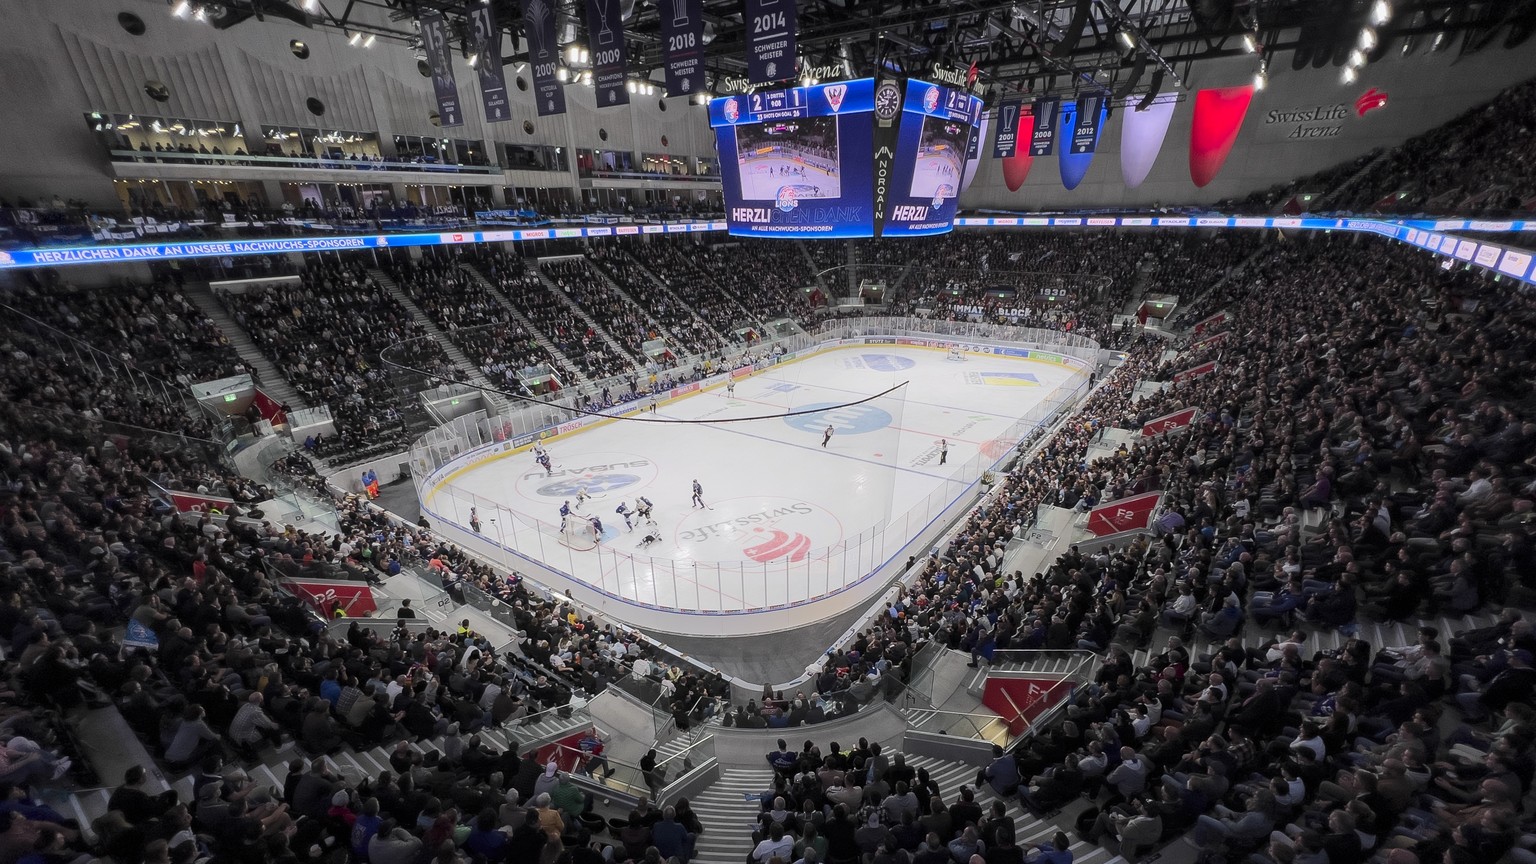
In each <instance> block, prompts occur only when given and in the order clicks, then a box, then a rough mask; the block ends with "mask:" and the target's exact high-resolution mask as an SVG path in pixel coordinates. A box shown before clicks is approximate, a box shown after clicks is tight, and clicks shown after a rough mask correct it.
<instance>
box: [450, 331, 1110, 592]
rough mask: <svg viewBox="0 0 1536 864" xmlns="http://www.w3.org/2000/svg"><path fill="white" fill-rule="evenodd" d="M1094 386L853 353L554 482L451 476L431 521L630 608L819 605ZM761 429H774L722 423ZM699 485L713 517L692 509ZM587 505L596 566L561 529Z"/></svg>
mask: <svg viewBox="0 0 1536 864" xmlns="http://www.w3.org/2000/svg"><path fill="white" fill-rule="evenodd" d="M902 382H906V385H905V386H904V387H902V388H901V389H900V390H899V391H897V392H896V393H893V394H891V395H888V396H885V397H881V398H879V399H875V400H873V401H870V402H867V403H865V404H863V405H856V406H852V407H833V406H844V405H846V404H847V403H850V402H854V401H857V400H861V399H864V398H865V397H868V396H870V395H872V394H877V393H881V392H882V391H885V390H887V389H888V388H891V387H893V386H895V385H897V384H900V383H902ZM1081 383H1082V376H1081V375H1078V376H1077V377H1076V378H1074V373H1073V371H1072V370H1071V369H1070V368H1067V367H1063V366H1060V365H1056V364H1052V363H1048V362H1042V361H1038V360H1029V359H1018V358H1011V357H999V356H992V355H986V354H967V355H966V360H965V361H964V362H959V361H956V360H951V359H949V358H948V357H947V353H946V351H944V350H942V349H933V348H920V347H909V346H894V345H858V346H846V347H840V348H836V349H830V350H825V351H822V352H820V353H818V354H814V355H811V356H809V357H805V358H802V359H797V360H794V361H792V362H788V363H784V364H780V365H778V366H774V367H770V368H769V369H767V370H764V371H761V372H758V373H756V374H753V375H751V376H749V377H744V378H741V379H739V380H737V381H736V384H735V393H734V394H729V393H727V391H726V387H725V385H724V384H723V383H721V384H718V385H715V386H712V387H710V388H708V389H704V390H701V391H699V392H696V393H693V394H690V395H687V396H683V397H680V398H677V399H673V400H670V401H667V402H662V403H659V404H658V405H657V410H656V411H655V413H654V414H653V413H650V412H644V413H642V414H641V415H640V416H642V417H646V418H652V419H654V420H656V421H666V420H692V421H708V422H694V423H665V422H636V421H634V420H627V419H615V420H612V421H604V422H600V423H597V424H594V425H591V426H589V427H587V428H584V429H581V430H579V431H576V432H573V433H568V434H566V435H562V436H559V437H555V438H553V439H550V440H549V441H548V442H547V445H546V446H547V448H548V452H549V454H550V456H551V459H552V462H553V466H552V467H553V471H552V472H551V473H549V474H546V472H545V471H544V469H542V468H541V467H539V466H538V465H537V464H536V463H535V461H534V457H533V455H532V453H531V452H530V451H528V450H518V451H513V452H510V453H508V454H507V455H504V456H497V457H492V458H490V459H486V460H484V461H482V462H479V463H478V464H474V465H471V466H470V467H467V468H463V469H460V470H458V471H456V472H454V473H452V474H450V475H448V476H447V477H446V478H444V479H443V480H441V481H439V482H438V483H437V485H436V486H434V487H432V488H430V489H425V490H423V504H424V508H425V510H427V511H429V512H430V513H431V514H433V515H434V516H435V517H436V518H438V519H445V520H448V521H450V522H453V523H455V524H457V525H460V526H465V525H468V523H469V519H468V508H469V507H470V506H475V507H476V516H477V518H478V521H479V522H480V525H481V528H480V535H481V537H483V538H485V540H486V541H488V542H493V543H495V544H497V545H499V546H500V547H501V548H502V549H503V550H505V551H506V552H508V553H509V554H510V555H515V556H520V557H523V558H527V559H531V560H533V561H537V562H539V563H541V564H543V565H544V566H545V567H547V568H549V569H550V570H553V571H556V572H558V573H562V574H566V575H568V576H570V577H571V578H572V579H573V580H574V581H575V582H577V583H578V584H580V585H584V586H586V587H589V588H592V589H595V590H596V591H598V592H600V593H601V594H602V595H604V596H605V597H607V598H610V599H616V600H620V601H623V602H625V603H629V604H632V605H636V606H640V607H651V608H655V609H666V610H669V611H671V612H677V611H682V612H686V613H694V614H699V615H717V616H718V615H721V614H727V615H729V614H732V613H742V612H751V611H753V610H763V609H776V608H783V607H785V606H798V605H803V604H810V603H814V602H816V601H818V600H820V599H821V598H824V597H827V596H828V595H830V594H835V593H838V592H840V591H841V590H842V589H845V588H848V587H850V586H851V585H853V584H856V583H858V582H859V581H861V580H863V579H864V578H865V577H866V576H867V575H868V574H870V573H872V572H874V571H876V570H877V569H879V568H880V567H881V566H882V565H883V564H885V563H886V562H887V560H889V559H890V558H892V557H894V556H895V554H896V553H897V552H899V551H900V550H901V548H902V546H903V545H904V544H905V543H906V542H907V540H909V539H910V538H912V537H913V536H916V535H917V534H919V533H921V531H922V530H923V529H924V528H926V527H927V525H928V523H930V522H931V521H932V520H933V518H934V517H935V516H937V515H938V514H939V513H941V512H942V511H943V510H944V509H945V508H946V507H948V506H950V505H951V504H953V503H954V501H955V500H956V499H957V498H958V497H959V496H961V495H962V494H970V495H974V494H975V484H976V483H977V481H978V480H979V477H980V473H981V471H982V469H983V468H984V467H985V466H989V465H991V464H992V463H993V461H994V460H995V459H996V458H998V457H999V456H1002V455H1004V454H1005V453H1006V452H1007V451H1008V450H1009V449H1011V448H1012V447H1013V446H1014V444H1015V441H1014V440H1013V439H1010V438H1003V437H1000V436H1002V435H1004V434H1005V433H1007V432H1008V431H1009V429H1010V427H1013V428H1014V429H1015V431H1017V429H1018V426H1017V425H1016V421H1018V420H1019V419H1020V418H1023V417H1026V416H1028V417H1031V418H1033V417H1044V416H1045V414H1046V412H1047V410H1049V409H1050V408H1053V407H1056V406H1058V405H1059V404H1060V403H1061V402H1062V401H1063V400H1065V399H1066V398H1067V397H1068V395H1069V391H1070V390H1073V389H1075V388H1076V387H1077V386H1078V385H1080V384H1081ZM820 409H829V410H820ZM788 412H814V413H796V414H795V416H784V415H785V414H786V413H788ZM756 415H772V417H771V419H759V420H751V421H747V422H719V421H723V420H726V419H729V418H744V417H750V416H756ZM828 425H830V426H832V427H833V430H834V431H833V435H832V437H831V440H830V441H829V442H828V443H827V446H826V447H825V448H823V447H822V446H821V442H822V438H823V434H824V430H825V428H826V427H827V426H828ZM941 441H945V442H947V450H948V452H947V456H945V457H944V458H943V462H942V464H941V461H940V460H941V450H942V449H943V446H942V445H941V444H940V442H941ZM694 480H697V481H698V482H699V483H700V485H701V486H702V487H703V491H704V495H703V498H704V502H705V503H706V505H707V507H704V508H701V507H697V506H695V505H693V503H692V502H691V500H690V499H691V485H692V482H693V481H694ZM579 489H586V490H587V491H589V492H590V493H591V494H592V495H593V496H594V497H593V499H592V500H590V501H588V502H587V503H586V504H585V506H584V507H583V508H582V511H581V514H582V515H596V516H597V517H598V518H599V519H600V520H601V522H602V537H601V540H600V541H599V543H598V545H597V548H596V549H594V550H591V551H586V550H581V549H578V548H571V545H570V543H569V542H568V541H569V538H568V537H566V536H564V535H562V534H561V533H560V531H559V528H558V525H559V523H560V515H559V509H560V506H561V504H562V502H567V501H568V502H570V504H571V506H572V507H573V508H574V507H575V506H576V503H577V490H579ZM637 496H645V497H647V498H649V499H650V500H651V502H653V504H654V507H655V519H656V522H657V524H656V525H655V526H654V527H652V526H649V525H647V524H644V523H643V522H639V521H638V520H636V524H635V525H634V528H633V530H631V529H629V528H627V527H626V525H625V522H624V519H623V518H622V517H621V516H620V515H618V514H617V513H616V512H615V508H616V507H617V506H618V504H619V503H620V502H621V501H622V502H624V503H626V504H627V505H628V506H630V507H631V508H632V507H633V506H634V505H635V501H636V498H637ZM881 529H884V530H881ZM651 534H654V535H655V537H656V539H655V541H654V542H651V543H649V544H646V543H644V542H643V541H644V540H645V538H646V536H647V535H651Z"/></svg>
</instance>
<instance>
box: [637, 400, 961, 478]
mask: <svg viewBox="0 0 1536 864" xmlns="http://www.w3.org/2000/svg"><path fill="white" fill-rule="evenodd" d="M813 386H817V387H819V386H821V385H819V384H817V385H813ZM834 389H835V388H834ZM849 392H851V391H849ZM663 416H665V414H663ZM701 425H708V427H709V428H710V429H711V430H714V431H717V432H729V433H731V434H733V435H745V436H747V437H748V438H756V439H757V440H759V441H767V442H768V443H770V444H781V445H783V446H785V447H794V448H795V449H797V450H809V451H811V452H813V453H818V452H819V453H825V454H827V455H828V456H836V457H838V458H839V459H852V460H853V461H855V462H866V463H868V464H870V465H878V466H880V467H881V468H890V469H893V470H896V471H905V472H907V473H908V474H916V475H917V476H919V477H927V478H928V479H930V480H943V481H944V482H946V483H959V482H961V481H959V480H956V479H955V478H953V477H947V476H945V475H943V474H929V473H928V472H927V471H919V470H917V469H916V468H903V467H902V466H900V465H890V464H887V463H885V462H877V461H875V460H874V459H865V458H864V457H862V456H849V455H848V454H846V453H836V452H833V451H831V450H826V449H823V448H821V447H811V446H809V445H805V444H792V443H790V442H788V441H785V440H783V439H782V438H769V437H768V436H767V435H754V434H753V433H751V432H742V431H741V430H739V429H736V428H733V427H734V426H735V425H736V424H731V426H723V425H717V424H714V423H708V424H701ZM899 443H900V442H898V444H899ZM897 452H900V451H899V449H898V451H897Z"/></svg>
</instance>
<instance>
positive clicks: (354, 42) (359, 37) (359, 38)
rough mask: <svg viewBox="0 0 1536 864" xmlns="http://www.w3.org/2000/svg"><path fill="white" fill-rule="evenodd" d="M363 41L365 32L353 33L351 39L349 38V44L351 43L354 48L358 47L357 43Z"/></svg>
mask: <svg viewBox="0 0 1536 864" xmlns="http://www.w3.org/2000/svg"><path fill="white" fill-rule="evenodd" d="M361 41H363V34H361V33H353V34H352V36H351V37H350V38H349V39H347V44H348V45H351V46H352V47H353V48H356V47H357V43H359V42H361Z"/></svg>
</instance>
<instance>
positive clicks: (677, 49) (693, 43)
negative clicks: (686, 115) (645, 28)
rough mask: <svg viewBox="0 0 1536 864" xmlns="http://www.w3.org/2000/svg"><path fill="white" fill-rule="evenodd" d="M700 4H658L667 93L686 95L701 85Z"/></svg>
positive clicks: (694, 0) (689, 0) (678, 0)
mask: <svg viewBox="0 0 1536 864" xmlns="http://www.w3.org/2000/svg"><path fill="white" fill-rule="evenodd" d="M701 7H702V0H666V2H665V3H663V4H661V5H660V6H659V7H658V11H659V12H660V14H661V38H662V42H663V43H664V44H663V45H662V57H663V58H665V59H664V61H663V63H662V66H663V67H664V68H665V70H666V74H667V95H668V96H688V95H691V94H693V93H698V92H700V91H702V90H703V89H704V11H703V9H702V8H701Z"/></svg>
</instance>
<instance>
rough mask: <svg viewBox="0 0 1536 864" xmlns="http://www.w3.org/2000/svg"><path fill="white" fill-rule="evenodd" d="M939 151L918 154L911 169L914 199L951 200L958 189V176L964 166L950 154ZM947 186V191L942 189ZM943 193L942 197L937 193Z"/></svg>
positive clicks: (950, 152) (949, 152) (945, 151)
mask: <svg viewBox="0 0 1536 864" xmlns="http://www.w3.org/2000/svg"><path fill="white" fill-rule="evenodd" d="M952 152H953V151H948V150H940V151H936V152H928V153H921V154H918V157H917V164H916V165H915V166H914V167H913V169H912V196H913V197H914V198H934V197H943V198H953V197H955V194H956V192H955V190H957V189H959V188H960V175H961V172H962V171H964V169H965V165H964V164H963V163H961V162H959V161H957V160H956V159H955V158H954V157H953V156H952V155H951V154H952ZM946 186H948V187H949V188H948V189H945V188H944V187H946ZM940 192H943V193H944V194H943V195H940V194H939V193H940Z"/></svg>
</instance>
